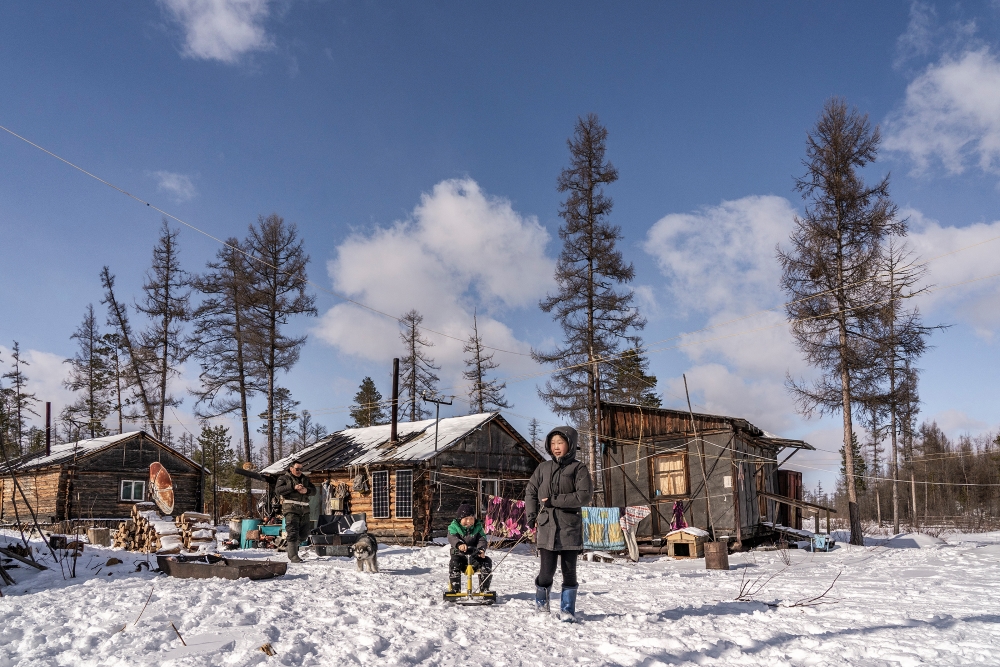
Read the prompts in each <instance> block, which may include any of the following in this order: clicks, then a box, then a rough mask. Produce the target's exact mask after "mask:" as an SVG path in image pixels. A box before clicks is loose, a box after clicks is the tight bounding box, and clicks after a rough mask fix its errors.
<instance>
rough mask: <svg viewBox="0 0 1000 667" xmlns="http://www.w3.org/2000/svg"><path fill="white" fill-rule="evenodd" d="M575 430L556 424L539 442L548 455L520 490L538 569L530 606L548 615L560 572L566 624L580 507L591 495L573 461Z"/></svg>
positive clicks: (571, 611) (579, 546)
mask: <svg viewBox="0 0 1000 667" xmlns="http://www.w3.org/2000/svg"><path fill="white" fill-rule="evenodd" d="M576 438H577V436H576V429H574V428H572V427H570V426H557V427H556V428H554V429H552V431H551V432H550V433H549V434H548V436H546V438H545V449H546V450H547V451H548V453H549V454H550V455H551V456H552V460H551V461H544V462H542V463H540V464H539V465H538V467H537V468H535V472H534V473H533V474H532V475H531V479H530V480H529V481H528V486H527V487H526V488H525V491H524V511H525V515H526V517H527V521H528V527H529V528H531V527H534V528H536V529H537V532H536V534H535V542H536V544H537V545H538V555H539V556H540V557H541V568H540V571H539V572H538V576H537V577H535V608H536V609H537V610H538V611H540V612H544V613H546V614H547V613H549V591H550V590H551V588H552V579H553V577H554V576H555V572H556V561H557V560H558V561H560V567H561V569H562V599H561V600H560V603H559V619H560V620H562V621H568V622H572V621H573V620H574V618H575V616H576V591H577V581H576V558H577V556H579V555H580V552H581V551H583V517H582V516H581V514H580V508H581V507H585V506H586V505H587V504H589V503H590V499H591V496H592V495H593V492H592V486H591V483H590V473H589V472H587V466H585V465H583V464H582V463H580V462H579V461H577V460H576Z"/></svg>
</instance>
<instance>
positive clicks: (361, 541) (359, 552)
mask: <svg viewBox="0 0 1000 667" xmlns="http://www.w3.org/2000/svg"><path fill="white" fill-rule="evenodd" d="M354 557H355V558H357V559H358V572H365V571H368V572H378V541H377V540H376V539H375V538H374V537H372V536H371V535H369V534H368V533H365V534H364V535H362V536H361V537H359V538H358V541H357V542H355V543H354Z"/></svg>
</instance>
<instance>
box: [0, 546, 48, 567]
mask: <svg viewBox="0 0 1000 667" xmlns="http://www.w3.org/2000/svg"><path fill="white" fill-rule="evenodd" d="M0 554H3V555H4V556H8V557H9V558H13V559H14V560H18V561H21V562H22V563H24V564H25V565H30V566H31V567H33V568H35V569H38V570H47V569H49V568H47V567H45V566H44V565H42V564H41V563H36V562H35V561H33V560H28V559H27V558H25V557H23V556H19V555H18V554H16V553H14V552H13V551H11V550H10V549H4V548H3V547H0Z"/></svg>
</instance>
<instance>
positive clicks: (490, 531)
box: [485, 496, 528, 539]
mask: <svg viewBox="0 0 1000 667" xmlns="http://www.w3.org/2000/svg"><path fill="white" fill-rule="evenodd" d="M485 529H486V534H487V535H493V536H494V537H503V538H513V539H517V538H519V537H521V536H522V535H524V534H525V532H527V530H528V526H527V522H526V521H525V517H524V501H523V500H511V499H510V498H501V497H500V496H490V497H489V503H488V504H487V507H486V522H485Z"/></svg>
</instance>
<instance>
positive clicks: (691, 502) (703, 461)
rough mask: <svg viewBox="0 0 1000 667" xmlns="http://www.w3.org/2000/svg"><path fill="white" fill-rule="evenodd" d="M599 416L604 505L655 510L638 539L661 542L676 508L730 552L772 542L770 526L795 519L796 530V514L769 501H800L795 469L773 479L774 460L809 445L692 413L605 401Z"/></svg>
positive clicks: (733, 419)
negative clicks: (726, 544) (723, 539)
mask: <svg viewBox="0 0 1000 667" xmlns="http://www.w3.org/2000/svg"><path fill="white" fill-rule="evenodd" d="M600 416H601V421H600V441H601V450H602V453H603V490H604V497H605V499H606V504H607V505H609V506H612V507H627V506H629V505H648V506H649V507H650V509H652V510H653V511H652V513H651V514H650V515H649V516H648V517H646V518H645V519H643V521H642V522H641V523H640V524H639V525H638V527H637V532H636V537H637V541H639V542H643V541H646V542H652V543H653V544H656V545H658V544H660V543H661V542H662V540H663V538H664V537H665V536H666V534H667V533H669V532H670V530H671V520H672V518H673V512H674V504H675V503H679V505H678V507H679V508H680V509H681V510H683V512H684V516H685V520H686V521H687V523H688V525H690V526H694V527H697V528H701V529H704V530H707V531H709V532H710V533H712V534H713V535H714V537H716V538H719V537H723V536H726V537H728V538H729V541H730V543H731V544H734V546H735V547H736V548H739V547H740V546H750V545H753V544H755V543H757V542H759V541H761V540H764V539H768V538H769V537H771V536H772V535H773V530H772V528H771V526H770V525H768V524H771V525H773V524H774V523H782V521H784V522H785V523H786V525H787V523H788V522H794V521H795V520H796V518H797V519H798V521H799V523H798V527H799V528H801V518H800V515H798V516H797V515H796V514H794V513H793V514H792V515H791V517H789V516H788V512H787V508H786V511H785V512H782V511H781V508H782V504H781V503H780V502H776V501H775V500H773V499H770V498H768V497H767V496H772V497H778V496H782V495H786V494H789V493H796V492H797V493H798V494H800V495H798V496H797V497H793V496H789V497H790V498H792V499H794V500H798V501H801V488H802V484H801V476H800V475H799V476H798V477H797V479H798V482H797V486H796V485H795V483H794V478H795V476H796V475H795V473H794V472H792V471H787V473H786V474H785V475H782V476H780V477H779V470H778V464H779V460H778V457H779V456H781V455H782V452H785V451H786V450H789V449H790V450H791V453H792V454H794V453H795V452H796V451H799V450H803V449H806V450H812V449H814V447H813V446H812V445H810V444H808V443H806V442H803V441H802V440H790V439H786V438H781V437H778V436H776V435H774V434H771V433H768V432H767V431H765V430H763V429H761V428H758V427H757V426H754V425H753V424H751V423H750V422H749V421H747V420H746V419H741V418H737V417H726V416H722V415H709V414H699V413H694V414H693V421H692V414H691V413H689V412H687V411H683V410H671V409H667V408H650V407H642V406H639V405H634V404H625V403H605V402H602V403H601V415H600ZM699 441H701V442H703V443H704V451H702V447H700V446H699ZM790 456H791V454H787V455H786V458H785V460H787V458H788V457H790ZM782 472H785V471H782ZM789 473H790V474H789ZM709 510H710V511H711V513H709ZM790 520H791V521H790ZM793 527H794V526H793Z"/></svg>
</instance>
